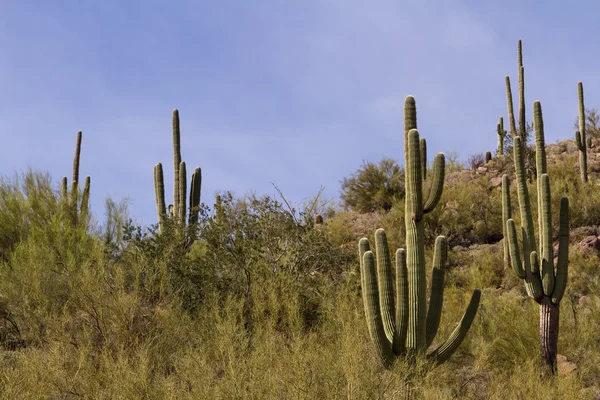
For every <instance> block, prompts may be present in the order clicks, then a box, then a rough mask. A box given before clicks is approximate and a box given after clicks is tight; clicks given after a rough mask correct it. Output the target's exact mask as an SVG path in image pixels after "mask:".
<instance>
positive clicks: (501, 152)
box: [496, 117, 506, 156]
mask: <svg viewBox="0 0 600 400" xmlns="http://www.w3.org/2000/svg"><path fill="white" fill-rule="evenodd" d="M496 131H497V133H498V148H497V149H496V156H503V155H504V138H505V137H506V131H505V130H504V118H502V117H500V119H499V120H498V124H497V125H496Z"/></svg>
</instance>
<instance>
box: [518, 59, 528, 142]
mask: <svg viewBox="0 0 600 400" xmlns="http://www.w3.org/2000/svg"><path fill="white" fill-rule="evenodd" d="M526 134H527V128H526V124H525V68H523V66H522V65H521V66H520V67H519V136H521V137H523V138H525V135H526ZM523 145H525V142H523Z"/></svg>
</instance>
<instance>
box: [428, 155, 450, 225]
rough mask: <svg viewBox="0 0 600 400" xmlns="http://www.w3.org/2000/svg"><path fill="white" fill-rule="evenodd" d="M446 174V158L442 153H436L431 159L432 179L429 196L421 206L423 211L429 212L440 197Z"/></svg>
mask: <svg viewBox="0 0 600 400" xmlns="http://www.w3.org/2000/svg"><path fill="white" fill-rule="evenodd" d="M445 176H446V158H445V157H444V154H443V153H438V154H436V156H435V159H434V161H433V181H432V182H431V188H430V189H429V196H427V201H426V202H425V206H424V207H423V213H425V214H427V213H429V212H431V211H432V210H433V209H434V208H435V206H436V205H437V203H438V202H439V201H440V199H441V198H442V192H443V190H444V178H445Z"/></svg>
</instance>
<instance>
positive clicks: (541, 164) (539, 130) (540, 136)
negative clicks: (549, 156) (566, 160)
mask: <svg viewBox="0 0 600 400" xmlns="http://www.w3.org/2000/svg"><path fill="white" fill-rule="evenodd" d="M533 129H534V131H535V166H536V169H537V176H538V178H539V177H540V176H542V174H545V173H546V172H548V171H547V164H546V143H545V140H544V117H543V113H542V104H541V103H540V102H539V101H537V100H536V101H534V102H533Z"/></svg>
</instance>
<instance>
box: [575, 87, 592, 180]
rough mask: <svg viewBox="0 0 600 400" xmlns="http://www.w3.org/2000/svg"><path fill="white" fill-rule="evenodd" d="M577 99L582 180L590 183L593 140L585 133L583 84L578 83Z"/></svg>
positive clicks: (578, 145)
mask: <svg viewBox="0 0 600 400" xmlns="http://www.w3.org/2000/svg"><path fill="white" fill-rule="evenodd" d="M577 97H578V99H579V130H578V131H576V132H575V144H576V145H577V149H579V169H580V170H581V180H582V181H583V182H587V181H588V172H587V149H588V147H592V138H591V137H589V138H588V137H586V132H585V105H584V102H583V83H581V82H578V83H577Z"/></svg>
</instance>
